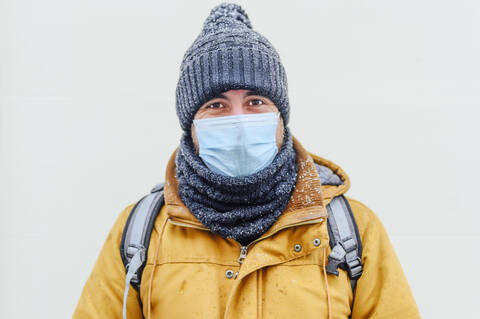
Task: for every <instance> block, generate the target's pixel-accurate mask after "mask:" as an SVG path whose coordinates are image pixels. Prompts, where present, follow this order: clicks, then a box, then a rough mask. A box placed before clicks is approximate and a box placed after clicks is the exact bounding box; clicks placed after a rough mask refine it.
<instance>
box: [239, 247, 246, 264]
mask: <svg viewBox="0 0 480 319" xmlns="http://www.w3.org/2000/svg"><path fill="white" fill-rule="evenodd" d="M245 257H247V246H242V247H240V257H238V263H239V264H240V265H241V264H242V263H243V260H244V259H245Z"/></svg>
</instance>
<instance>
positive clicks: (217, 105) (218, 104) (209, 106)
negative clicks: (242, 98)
mask: <svg viewBox="0 0 480 319" xmlns="http://www.w3.org/2000/svg"><path fill="white" fill-rule="evenodd" d="M222 107H224V105H223V103H221V102H213V103H209V104H207V105H205V108H206V109H220V108H222Z"/></svg>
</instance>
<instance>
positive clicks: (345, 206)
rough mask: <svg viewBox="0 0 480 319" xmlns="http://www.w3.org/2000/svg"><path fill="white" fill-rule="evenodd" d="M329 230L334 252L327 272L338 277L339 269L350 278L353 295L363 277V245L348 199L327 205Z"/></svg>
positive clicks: (333, 201)
mask: <svg viewBox="0 0 480 319" xmlns="http://www.w3.org/2000/svg"><path fill="white" fill-rule="evenodd" d="M327 211H328V218H327V226H328V227H327V228H328V233H329V236H330V247H331V248H332V251H331V253H330V255H329V256H328V265H327V272H328V273H330V274H334V275H337V276H338V270H337V269H338V267H340V268H342V269H344V270H346V271H347V273H348V277H349V278H350V284H351V286H352V290H353V295H354V296H355V288H356V284H357V280H358V278H359V277H360V276H361V275H362V271H363V267H362V261H361V257H362V243H361V241H360V235H359V232H358V227H357V223H356V221H355V217H354V216H353V213H352V209H351V208H350V204H349V203H348V201H347V199H346V198H345V197H344V196H343V195H340V196H337V197H335V198H333V199H332V201H331V202H330V203H329V204H328V205H327Z"/></svg>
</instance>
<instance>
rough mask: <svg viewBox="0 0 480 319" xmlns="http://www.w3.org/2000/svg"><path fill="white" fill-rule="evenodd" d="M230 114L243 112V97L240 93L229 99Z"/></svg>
mask: <svg viewBox="0 0 480 319" xmlns="http://www.w3.org/2000/svg"><path fill="white" fill-rule="evenodd" d="M231 105H232V115H238V114H243V113H245V112H244V110H243V97H242V96H240V95H237V96H235V97H234V98H232V100H231Z"/></svg>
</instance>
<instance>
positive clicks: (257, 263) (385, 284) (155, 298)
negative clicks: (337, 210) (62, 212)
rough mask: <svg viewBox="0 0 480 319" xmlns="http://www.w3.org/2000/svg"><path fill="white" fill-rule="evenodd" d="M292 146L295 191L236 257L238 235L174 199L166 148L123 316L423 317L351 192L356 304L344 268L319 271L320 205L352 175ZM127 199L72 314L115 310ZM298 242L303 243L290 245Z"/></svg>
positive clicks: (117, 313)
mask: <svg viewBox="0 0 480 319" xmlns="http://www.w3.org/2000/svg"><path fill="white" fill-rule="evenodd" d="M294 147H295V150H296V152H297V160H298V181H297V184H296V187H295V190H294V192H293V194H292V197H291V199H290V201H289V203H288V206H287V208H286V210H285V211H284V213H283V214H282V215H281V216H280V218H279V219H278V220H277V221H276V222H275V224H274V225H273V226H272V227H271V228H270V229H269V230H268V231H267V232H266V233H265V234H264V235H262V236H261V237H260V238H259V239H257V240H256V241H254V242H252V243H251V244H250V245H249V246H248V250H247V254H246V258H245V259H244V260H243V263H242V264H240V263H239V262H238V259H239V256H240V244H239V243H237V242H236V241H234V240H233V239H225V238H222V237H220V236H218V235H216V234H212V233H211V232H210V231H209V230H208V229H207V228H205V226H203V225H202V224H201V223H200V222H199V221H198V220H197V219H196V218H195V217H194V216H193V214H192V213H191V212H190V211H189V209H188V208H187V207H186V206H185V205H184V204H183V203H182V201H181V200H180V197H179V195H178V184H177V180H176V179H175V162H174V158H175V153H173V154H172V156H171V158H170V161H169V163H168V166H167V170H166V178H165V189H164V192H165V202H166V203H165V205H164V206H163V208H162V209H161V211H160V214H159V216H158V217H157V220H156V222H155V226H154V230H153V233H152V237H151V241H150V246H149V249H148V256H147V264H146V266H145V269H144V271H143V276H142V282H141V288H140V292H139V294H138V293H137V291H136V290H135V289H133V288H131V289H130V292H129V297H128V304H127V316H128V318H129V319H140V318H143V317H145V318H159V319H165V318H169V319H170V318H172V319H173V318H182V319H184V318H208V319H214V318H224V319H240V318H242V319H251V318H268V319H273V318H302V319H308V318H312V319H313V318H315V319H319V318H338V319H340V318H341V319H344V318H349V316H351V318H353V319H360V318H392V319H393V318H408V319H414V318H420V315H419V312H418V309H417V305H416V303H415V300H414V298H413V296H412V293H411V290H410V287H409V285H408V282H407V280H406V278H405V275H404V272H403V270H402V268H401V266H400V263H399V261H398V258H397V256H396V254H395V251H394V249H393V247H392V244H391V242H390V240H389V238H388V236H387V233H386V231H385V228H384V226H383V225H382V223H381V222H380V220H379V219H378V217H377V216H376V215H375V214H374V213H373V212H372V211H371V210H370V209H369V208H368V207H366V206H365V205H363V204H362V203H360V202H359V201H356V200H354V199H352V198H349V197H347V199H348V201H349V203H350V205H351V208H352V211H353V214H354V216H355V219H356V221H357V224H358V228H359V232H360V237H361V241H362V244H363V253H362V263H363V266H364V270H363V275H362V276H361V277H360V279H359V280H358V283H357V288H356V294H355V299H354V304H353V305H352V300H353V294H352V289H351V286H350V282H349V279H348V276H347V273H346V272H345V271H343V270H341V269H339V272H340V274H339V276H338V277H337V276H335V275H331V274H327V273H326V271H325V266H326V264H327V262H328V259H327V257H328V254H329V253H330V246H329V235H328V231H327V224H326V218H327V211H326V209H325V207H326V205H327V204H328V203H329V202H330V200H331V199H332V198H333V197H334V196H337V195H339V194H343V193H345V192H346V191H347V190H348V188H349V186H350V180H349V178H348V176H347V175H346V174H345V172H344V171H343V170H342V169H341V168H340V167H339V166H337V165H335V164H333V163H332V162H330V161H328V160H325V159H323V158H321V157H319V156H316V155H313V154H311V153H309V152H307V151H306V150H305V149H304V148H303V147H302V146H301V144H300V143H299V142H298V141H297V140H296V139H295V138H294ZM314 162H316V163H318V164H321V165H324V166H327V167H329V168H330V169H331V170H332V171H333V172H334V173H336V174H337V175H338V176H339V177H340V178H341V179H342V181H343V182H344V183H343V185H338V186H333V185H321V183H320V180H319V177H318V173H317V170H316V168H315V165H314ZM133 206H134V204H131V205H129V206H128V207H126V208H125V209H124V211H123V212H122V213H121V214H120V216H119V218H118V219H117V221H116V222H115V224H114V226H113V228H112V230H111V231H110V233H109V235H108V237H107V239H106V241H105V243H104V246H103V248H102V250H101V252H100V255H99V257H98V259H97V262H96V264H95V266H94V268H93V271H92V273H91V275H90V277H89V279H88V281H87V282H86V284H85V286H84V288H83V292H82V295H81V297H80V300H79V302H78V305H77V308H76V310H75V313H74V315H73V318H77V319H86V318H109V319H113V318H122V305H123V292H124V288H125V287H124V282H125V269H124V266H123V263H122V259H121V256H120V241H121V237H122V231H123V227H124V225H125V222H126V220H127V217H128V214H129V213H130V211H131V209H132V208H133ZM314 239H320V245H318V246H316V245H314V244H313V241H314ZM316 243H318V241H317V242H316ZM296 244H300V245H301V250H300V251H298V249H297V250H294V246H295V245H296ZM232 274H233V276H232Z"/></svg>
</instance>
